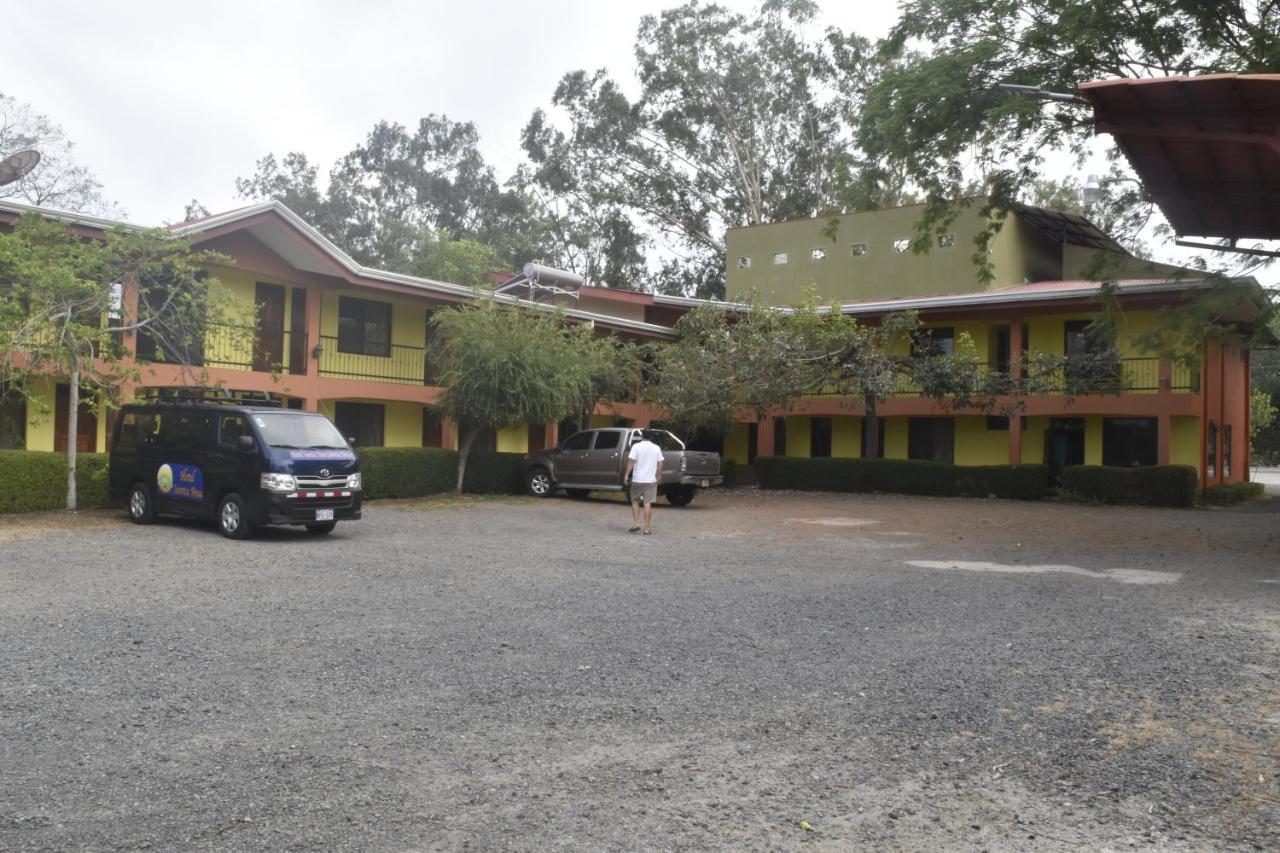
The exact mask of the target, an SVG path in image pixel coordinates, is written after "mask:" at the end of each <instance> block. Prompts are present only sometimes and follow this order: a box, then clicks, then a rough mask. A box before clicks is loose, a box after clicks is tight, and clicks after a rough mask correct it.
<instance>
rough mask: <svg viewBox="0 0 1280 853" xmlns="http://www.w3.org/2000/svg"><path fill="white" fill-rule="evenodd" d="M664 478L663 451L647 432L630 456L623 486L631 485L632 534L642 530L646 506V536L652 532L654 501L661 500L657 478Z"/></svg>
mask: <svg viewBox="0 0 1280 853" xmlns="http://www.w3.org/2000/svg"><path fill="white" fill-rule="evenodd" d="M660 476H662V449H661V448H660V447H658V445H656V444H654V443H653V433H652V432H650V431H649V430H644V431H643V432H641V433H640V440H639V441H637V442H636V443H635V444H633V445H631V452H630V453H629V454H627V473H626V474H625V475H624V476H623V478H622V481H623V483H626V484H629V485H630V486H631V518H632V520H633V521H634V522H635V523H634V524H633V525H632V526H631V532H632V533H635V532H637V531H638V530H640V507H641V506H643V507H644V535H645V536H648V535H649V534H650V533H652V532H653V502H654V501H656V500H657V499H658V478H659V477H660Z"/></svg>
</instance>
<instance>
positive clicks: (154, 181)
mask: <svg viewBox="0 0 1280 853" xmlns="http://www.w3.org/2000/svg"><path fill="white" fill-rule="evenodd" d="M720 2H721V5H725V6H729V7H732V8H735V9H740V10H741V11H744V12H747V11H750V10H751V9H752V8H753V7H754V6H755V5H756V0H720ZM678 3H679V0H634V2H616V0H615V2H608V0H603V2H602V0H594V1H592V0H540V2H537V3H528V2H516V0H505V2H498V0H471V2H464V3H458V2H456V0H454V2H447V3H445V2H408V1H407V0H364V2H352V0H345V1H344V2H333V0H312V2H297V0H257V2H243V0H218V2H215V3H185V2H179V3H174V2H172V0H167V2H156V1H155V0H118V2H112V3H86V2H69V0H41V2H39V3H26V4H22V5H21V6H20V7H18V8H20V9H21V11H20V12H18V11H16V9H15V10H11V11H10V12H8V13H6V14H5V25H6V28H7V29H8V30H10V32H9V33H7V34H6V36H5V38H4V50H3V51H2V52H0V92H3V93H5V94H7V95H10V96H13V97H15V98H16V99H17V100H18V101H20V102H26V103H29V104H31V105H32V106H33V107H34V109H35V110H36V111H38V112H42V113H44V114H46V115H48V116H49V117H50V118H52V119H53V120H54V121H56V122H57V123H59V124H61V125H62V126H63V128H64V129H65V130H66V131H67V134H68V136H69V137H70V138H71V139H72V140H73V141H74V142H75V143H76V151H77V154H78V160H79V161H80V162H81V163H82V164H84V165H86V166H88V167H89V168H91V169H92V170H93V171H94V172H95V173H96V174H97V176H98V178H99V179H100V180H101V182H102V184H103V185H104V188H105V194H106V195H107V197H108V198H110V199H111V200H113V201H115V202H116V203H117V204H118V205H119V207H120V208H121V209H122V210H123V211H124V212H125V214H126V215H127V216H126V218H127V219H128V220H129V221H131V222H136V223H138V224H143V225H159V224H162V223H165V222H174V221H177V220H180V219H182V212H183V208H184V207H185V205H186V204H187V202H188V201H190V200H191V199H193V198H195V199H199V200H200V202H201V203H203V204H204V205H205V207H207V208H208V209H209V210H210V211H212V212H217V211H219V210H226V209H230V208H233V207H238V206H241V205H243V204H244V201H243V200H241V199H238V198H237V197H236V195H235V179H236V178H237V177H247V176H249V175H251V174H252V173H253V171H254V164H255V162H256V161H257V160H258V159H259V158H261V157H262V156H264V155H265V154H267V153H276V154H284V153H286V152H288V151H302V152H304V153H306V154H307V156H308V158H309V159H310V160H311V162H312V163H313V164H316V165H318V166H319V168H320V174H321V175H322V176H324V175H327V174H328V171H329V168H330V166H331V165H332V164H333V162H334V161H335V160H337V159H338V158H339V157H340V156H342V155H343V154H346V153H347V152H348V151H350V150H351V149H352V148H353V147H355V146H356V145H357V144H358V143H359V142H361V141H363V139H364V137H365V136H366V134H367V133H368V132H369V130H370V129H371V128H372V127H373V125H374V124H375V123H376V122H378V121H380V120H383V119H385V120H388V121H394V122H400V123H402V124H405V125H408V126H413V125H416V124H417V120H418V119H419V118H421V117H422V116H425V115H427V114H429V113H443V114H445V115H448V116H449V117H450V118H451V119H454V120H470V121H473V122H475V124H476V126H477V128H478V129H479V132H480V135H481V139H482V147H483V152H484V154H485V156H486V158H487V159H488V160H489V162H490V163H492V164H493V166H494V167H495V169H496V170H497V171H498V173H499V175H500V176H501V177H503V178H505V177H506V176H507V175H509V174H510V173H511V172H512V171H513V170H514V169H515V167H516V165H517V163H518V162H519V161H520V159H521V151H520V131H521V129H522V128H523V127H524V125H525V124H526V123H527V122H528V120H529V116H530V115H531V114H532V113H533V111H534V110H535V109H537V108H538V107H545V106H547V105H549V104H550V101H551V95H552V93H553V92H554V90H555V87H556V83H557V82H558V81H559V79H560V77H561V76H563V75H564V74H565V73H566V72H568V71H572V70H577V69H580V68H583V69H589V70H594V69H597V68H602V67H603V68H608V69H609V70H610V72H611V73H612V74H613V75H614V77H615V78H617V79H619V80H622V81H634V79H635V78H634V72H633V68H634V62H633V45H634V42H635V32H636V27H637V26H638V24H639V21H640V17H641V16H642V15H645V14H652V13H656V12H659V11H661V10H662V9H664V8H670V7H672V6H674V5H678ZM823 5H824V6H825V7H827V9H826V11H825V12H824V14H823V15H822V17H821V23H822V24H823V25H825V24H831V25H835V26H839V27H841V28H842V29H846V30H848V29H856V30H857V31H858V32H860V33H862V34H863V35H867V36H872V37H876V36H882V35H884V34H885V32H887V30H888V28H889V27H890V26H891V25H892V23H893V21H894V20H895V18H896V15H897V8H896V4H895V3H892V2H882V3H874V4H872V3H864V2H849V1H848V0H827V2H825V3H823Z"/></svg>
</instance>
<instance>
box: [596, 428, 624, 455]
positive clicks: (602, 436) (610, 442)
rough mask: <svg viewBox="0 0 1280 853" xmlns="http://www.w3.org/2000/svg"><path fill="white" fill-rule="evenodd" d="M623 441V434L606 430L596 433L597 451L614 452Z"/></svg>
mask: <svg viewBox="0 0 1280 853" xmlns="http://www.w3.org/2000/svg"><path fill="white" fill-rule="evenodd" d="M621 439H622V433H620V432H614V431H612V430H606V431H604V432H598V433H596V443H595V449H596V450H614V449H616V448H617V446H618V443H619V441H620V440H621Z"/></svg>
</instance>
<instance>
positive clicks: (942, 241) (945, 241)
mask: <svg viewBox="0 0 1280 853" xmlns="http://www.w3.org/2000/svg"><path fill="white" fill-rule="evenodd" d="M955 244H956V235H954V234H939V235H938V248H939V249H950V248H951V247H952V246H954V245H955Z"/></svg>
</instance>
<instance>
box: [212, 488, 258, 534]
mask: <svg viewBox="0 0 1280 853" xmlns="http://www.w3.org/2000/svg"><path fill="white" fill-rule="evenodd" d="M218 529H219V530H221V531H222V535H223V536H225V537H227V538H228V539H248V538H249V535H250V534H251V533H253V528H252V527H250V526H249V512H248V509H247V508H246V507H245V505H244V498H242V497H240V496H239V495H237V494H236V493H235V492H232V493H231V494H229V495H227V496H226V497H225V498H223V499H222V501H221V503H219V504H218Z"/></svg>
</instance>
